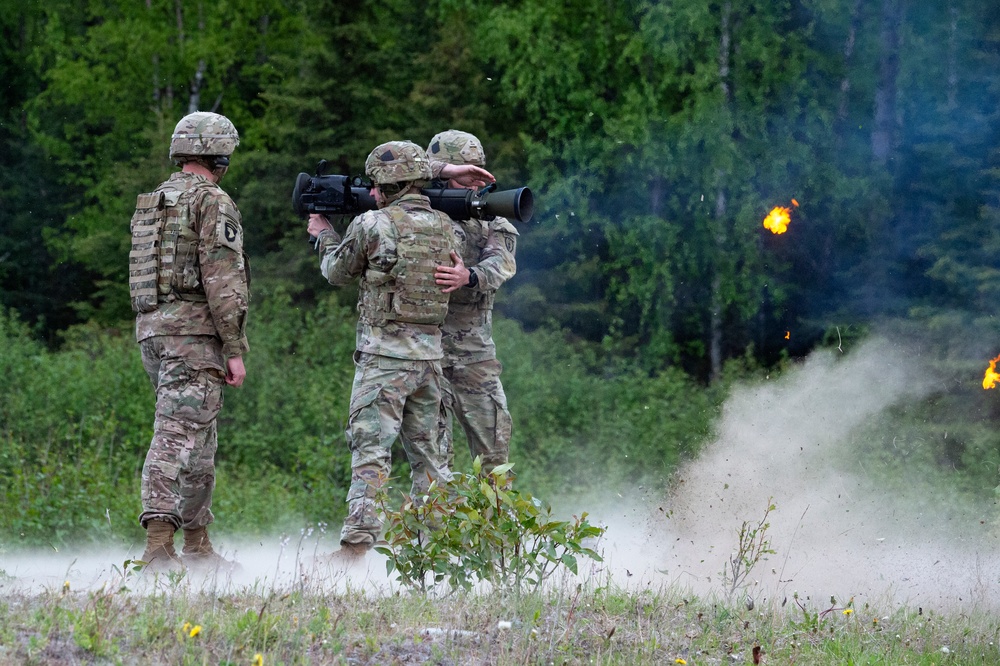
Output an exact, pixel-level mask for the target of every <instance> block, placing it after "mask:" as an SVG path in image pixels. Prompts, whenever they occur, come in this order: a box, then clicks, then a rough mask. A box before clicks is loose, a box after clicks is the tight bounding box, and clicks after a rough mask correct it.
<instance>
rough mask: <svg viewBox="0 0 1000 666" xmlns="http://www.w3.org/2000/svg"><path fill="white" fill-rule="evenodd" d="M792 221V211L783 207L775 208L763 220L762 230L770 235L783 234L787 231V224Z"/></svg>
mask: <svg viewBox="0 0 1000 666" xmlns="http://www.w3.org/2000/svg"><path fill="white" fill-rule="evenodd" d="M791 221H792V209H791V208H785V207H784V206H775V208H774V209H773V210H772V211H771V212H770V213H768V214H767V217H765V218H764V228H765V229H767V230H768V231H770V232H771V233H772V234H783V233H785V232H786V231H788V223H789V222H791Z"/></svg>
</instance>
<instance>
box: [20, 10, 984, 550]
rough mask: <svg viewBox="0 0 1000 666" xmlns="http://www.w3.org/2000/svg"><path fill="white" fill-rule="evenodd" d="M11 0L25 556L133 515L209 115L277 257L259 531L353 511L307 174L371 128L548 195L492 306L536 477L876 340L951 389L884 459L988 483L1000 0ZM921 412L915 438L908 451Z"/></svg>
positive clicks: (663, 475) (244, 471) (518, 453)
mask: <svg viewBox="0 0 1000 666" xmlns="http://www.w3.org/2000/svg"><path fill="white" fill-rule="evenodd" d="M0 7H2V8H3V11H0V29H2V34H3V39H2V40H0V79H2V81H3V82H4V85H3V86H0V95H2V98H0V143H2V150H0V308H2V310H0V373H2V374H3V376H4V382H3V385H2V386H0V496H2V497H3V501H4V503H5V506H7V507H10V508H11V510H9V511H5V512H4V515H3V516H2V517H0V543H8V544H14V543H26V544H29V543H30V544H34V543H45V542H51V541H61V540H64V539H70V538H97V536H98V534H97V532H100V531H102V530H105V531H106V530H108V529H111V531H112V532H114V533H115V534H118V535H132V534H134V532H135V530H137V529H138V528H137V526H136V525H134V516H135V514H136V513H137V511H138V508H137V504H138V499H137V498H138V475H139V474H138V472H139V470H140V469H141V465H142V459H143V456H144V453H145V448H146V447H147V446H148V441H149V436H150V433H151V427H152V404H153V396H152V391H151V390H150V389H149V386H148V380H147V379H146V377H145V375H144V374H143V372H142V368H141V364H140V363H139V358H138V350H137V347H136V345H135V343H134V341H133V338H132V337H131V336H132V328H131V327H132V321H133V319H132V317H133V315H132V313H131V310H130V307H129V299H128V286H127V282H128V281H127V256H128V248H129V243H130V237H129V233H128V223H129V219H130V217H131V214H132V211H133V209H134V205H135V197H136V195H137V194H138V193H141V192H148V191H150V190H152V189H153V188H154V187H155V186H156V185H157V184H158V183H159V182H160V181H162V180H163V179H165V178H166V177H167V176H168V175H169V173H171V171H172V170H173V169H174V167H173V166H172V165H171V164H170V161H169V160H168V158H167V147H168V144H169V139H170V134H171V132H172V130H173V127H174V125H175V124H176V122H177V121H178V120H179V119H180V118H181V117H182V116H184V115H185V114H186V113H189V112H192V111H195V110H204V111H215V112H218V113H222V114H225V115H226V116H227V117H229V118H230V119H231V120H232V121H233V122H234V123H235V125H236V127H237V128H238V130H239V132H240V136H241V144H240V146H239V148H238V149H237V152H236V153H235V155H234V156H233V162H232V167H231V169H230V172H229V174H228V175H227V176H226V180H225V182H224V187H225V189H226V190H227V191H228V192H229V193H230V194H232V196H233V198H234V199H235V201H236V202H237V204H238V205H239V207H240V210H241V212H242V215H243V220H244V227H245V232H246V246H247V250H248V252H249V254H250V260H251V264H252V267H253V285H252V289H251V290H252V299H253V300H252V303H251V315H250V317H251V320H250V325H249V330H248V334H249V338H250V347H251V350H250V352H249V354H248V355H247V361H246V362H247V369H248V379H247V383H246V385H245V386H244V387H243V388H242V389H239V390H238V391H233V390H230V391H228V392H227V396H226V401H227V404H226V407H225V409H224V410H223V417H222V421H221V422H220V452H219V460H220V486H219V490H218V506H219V510H218V511H217V515H218V516H220V522H224V519H223V517H225V521H228V526H229V528H230V529H246V530H256V529H260V530H264V529H267V528H269V527H270V526H273V525H274V524H276V523H280V522H282V521H284V522H286V523H287V522H291V523H295V522H296V521H298V522H301V521H311V522H317V521H326V522H330V521H335V520H336V519H337V518H338V517H339V516H342V512H343V497H344V493H345V491H346V485H347V483H348V478H349V469H348V466H349V464H348V461H349V453H348V452H347V450H346V445H345V444H344V440H343V425H344V421H345V419H346V411H347V398H348V396H349V392H350V378H351V373H352V371H353V368H352V364H351V351H352V349H353V335H354V322H355V317H356V313H355V311H354V303H355V299H356V293H354V292H352V290H351V289H345V290H342V291H338V290H335V289H332V288H331V287H329V285H327V284H326V283H325V281H324V280H323V278H322V276H321V275H320V274H319V270H318V262H317V260H316V257H315V255H314V254H313V253H312V252H311V251H310V248H309V246H308V243H307V240H306V233H305V223H304V222H303V221H302V220H301V219H298V218H297V217H296V216H295V215H294V213H293V212H292V207H291V191H292V186H293V184H294V181H295V178H296V176H297V175H298V174H299V173H300V172H307V173H313V172H314V171H315V169H316V165H317V163H318V162H319V161H320V160H321V159H326V160H328V161H329V163H330V164H331V167H330V170H331V171H332V172H336V173H343V174H347V175H360V174H361V172H362V170H363V164H364V159H365V157H366V155H367V154H368V152H369V151H370V150H371V148H372V147H374V146H375V145H376V144H378V143H380V142H383V141H387V140H393V139H410V140H412V141H414V142H416V143H418V144H420V145H426V144H427V142H428V141H429V139H430V137H431V136H433V135H434V134H435V133H437V132H440V131H442V130H444V129H448V128H455V129H461V130H464V131H468V132H472V133H473V134H476V135H477V136H478V137H479V138H480V139H481V140H482V141H483V143H484V145H485V148H486V153H487V159H488V164H487V166H488V168H489V169H490V171H491V172H492V173H493V174H494V175H495V176H496V177H497V181H498V185H499V186H500V189H509V188H513V187H518V186H522V185H523V186H528V187H530V188H531V190H532V192H533V193H534V197H535V215H534V217H533V219H532V220H531V221H530V222H529V223H526V224H523V225H520V227H519V232H520V239H519V244H518V253H517V262H518V271H517V275H516V276H515V277H514V278H513V279H512V280H510V281H509V282H508V283H507V284H506V285H504V287H503V288H502V289H501V290H500V292H499V294H498V298H497V309H496V335H495V337H496V340H497V346H498V353H499V357H500V360H501V361H502V362H503V363H504V367H505V370H504V375H503V379H504V384H505V388H506V392H507V395H508V396H509V398H510V401H511V411H512V413H513V415H514V431H515V432H514V440H513V442H512V460H514V461H516V465H517V467H516V471H518V473H519V477H518V478H519V479H520V481H519V482H520V483H524V484H528V485H534V487H536V488H537V489H538V490H539V492H545V493H551V494H553V495H555V494H558V493H561V492H565V491H566V490H567V489H570V488H572V489H573V490H575V491H578V490H584V491H586V490H594V489H596V488H598V487H601V488H605V489H606V488H609V487H627V486H631V485H636V484H638V483H640V482H645V481H644V479H645V480H651V482H655V483H658V484H661V485H664V486H665V485H667V484H668V483H669V477H670V474H671V472H672V471H673V470H674V469H675V468H676V465H677V464H678V462H679V461H681V460H683V459H685V458H686V457H690V456H693V455H695V454H696V452H697V451H698V448H699V446H701V445H702V444H703V443H704V442H705V441H707V439H708V438H709V437H710V434H711V429H712V422H713V419H714V418H715V417H716V415H717V414H718V410H719V409H720V407H721V405H722V403H723V401H724V399H725V392H726V387H727V386H729V385H730V384H731V382H734V381H752V380H755V379H757V378H761V377H764V376H767V375H768V374H769V373H780V371H781V368H782V367H787V365H788V364H790V363H795V362H797V360H799V359H802V358H804V357H805V356H807V355H808V354H809V353H810V352H812V351H814V350H816V349H820V348H833V349H839V350H840V351H846V352H849V351H850V349H851V347H852V345H853V344H855V343H856V342H857V341H859V340H861V339H863V338H865V337H866V336H869V335H872V334H874V333H877V334H880V335H887V336H890V337H891V338H893V339H897V340H907V341H909V342H910V343H912V344H914V345H917V347H918V348H919V349H921V350H922V351H921V353H920V354H919V355H916V356H914V363H919V364H921V365H925V366H928V367H931V368H933V372H934V373H935V375H936V376H937V377H939V381H938V383H937V386H936V389H935V390H934V391H933V392H932V393H931V395H929V396H928V397H927V398H926V399H924V400H922V401H919V402H915V403H914V404H910V405H907V406H905V407H901V408H899V409H897V410H895V412H894V414H893V415H892V416H893V419H894V421H893V423H891V424H888V425H886V426H885V429H884V430H885V432H882V431H879V433H875V434H873V435H872V439H871V442H870V444H869V448H868V451H867V455H870V456H872V457H876V458H879V459H883V460H885V461H888V462H889V463H891V464H898V465H905V464H911V463H912V462H913V461H914V460H916V459H920V460H921V461H924V462H926V463H927V464H928V465H930V466H932V467H933V468H934V469H935V470H937V471H938V472H941V473H943V474H945V473H946V474H945V477H944V480H943V481H942V482H943V483H950V484H954V485H955V487H956V488H962V489H964V490H967V491H968V492H969V493H970V494H972V495H974V496H977V497H979V498H985V499H989V498H992V497H993V492H994V490H993V489H994V487H996V486H997V484H998V482H1000V481H998V479H997V478H996V475H997V469H998V466H1000V439H998V438H997V437H996V435H995V432H994V429H995V426H996V424H997V421H998V419H1000V407H998V406H997V399H996V391H995V390H983V387H982V386H981V382H982V378H983V372H984V371H985V370H986V368H987V366H988V364H989V361H990V359H993V358H994V357H996V356H997V355H998V354H1000V321H998V319H997V317H996V314H995V310H996V305H997V303H996V300H995V299H996V297H997V296H998V295H1000V265H998V258H997V257H998V253H1000V229H998V222H1000V141H998V137H1000V6H997V5H995V4H993V3H984V2H976V1H973V0H938V1H937V2H915V1H914V0H876V1H874V2H862V1H861V0H850V1H849V2H842V1H834V0H768V1H762V0H714V1H710V2H704V1H701V0H633V1H630V2H608V1H607V0H532V1H531V2H525V1H521V0H497V1H496V2H493V3H487V4H481V3H474V2H470V1H469V0H427V1H426V2H420V3H417V2H410V1H407V0H380V1H379V2H373V1H371V0H349V1H334V0H220V1H217V2H208V1H206V0H144V1H143V2H124V1H123V0H51V1H50V2H46V3H25V2H21V1H20V0H0ZM779 206H780V207H785V208H788V210H789V211H790V221H789V223H788V228H787V231H785V232H784V233H781V234H776V233H773V232H772V231H770V230H768V229H767V228H765V227H764V225H763V220H764V219H765V217H766V216H767V215H768V213H769V211H771V210H772V209H773V208H775V207H779ZM341 223H343V224H346V220H343V221H341ZM540 370H544V372H541V371H540ZM556 370H558V372H556ZM890 430H891V432H889V431H890ZM886 433H888V434H886ZM904 433H905V436H906V437H907V438H908V439H909V441H910V442H912V444H913V446H912V447H910V448H909V449H907V451H908V453H906V455H903V454H900V453H898V451H899V449H898V448H896V447H893V448H892V449H888V448H887V447H884V446H881V440H880V437H889V438H890V439H893V438H894V437H895V438H899V437H903V436H904ZM893 441H894V442H895V441H896V439H893ZM401 469H402V467H401ZM597 470H600V475H598V474H597ZM401 473H402V472H401ZM647 477H648V479H647ZM402 485H405V484H402ZM130 521H131V522H130Z"/></svg>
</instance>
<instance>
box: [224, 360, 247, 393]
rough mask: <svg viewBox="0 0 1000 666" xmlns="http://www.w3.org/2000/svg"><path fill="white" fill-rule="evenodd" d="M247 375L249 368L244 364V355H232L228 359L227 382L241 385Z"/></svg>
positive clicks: (231, 384)
mask: <svg viewBox="0 0 1000 666" xmlns="http://www.w3.org/2000/svg"><path fill="white" fill-rule="evenodd" d="M246 377H247V369H246V368H245V367H244V366H243V357H242V356H230V357H229V358H227V359H226V383H227V384H229V385H230V386H237V387H238V386H241V385H242V384H243V380H244V379H246Z"/></svg>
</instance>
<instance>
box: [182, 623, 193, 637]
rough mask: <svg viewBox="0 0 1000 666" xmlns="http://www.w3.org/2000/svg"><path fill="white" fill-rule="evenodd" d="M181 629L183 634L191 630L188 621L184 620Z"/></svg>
mask: <svg viewBox="0 0 1000 666" xmlns="http://www.w3.org/2000/svg"><path fill="white" fill-rule="evenodd" d="M181 631H183V632H184V633H185V634H186V633H187V632H189V631H191V623H190V622H185V623H184V626H183V627H181Z"/></svg>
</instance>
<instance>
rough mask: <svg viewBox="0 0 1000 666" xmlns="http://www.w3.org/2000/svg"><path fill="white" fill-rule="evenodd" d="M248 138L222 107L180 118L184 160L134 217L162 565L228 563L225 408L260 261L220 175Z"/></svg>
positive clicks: (145, 520) (177, 151) (134, 269)
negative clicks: (177, 537) (222, 441)
mask: <svg viewBox="0 0 1000 666" xmlns="http://www.w3.org/2000/svg"><path fill="white" fill-rule="evenodd" d="M239 142H240V138H239V134H238V133H237V131H236V128H235V127H234V126H233V124H232V123H231V122H230V121H229V120H228V119H227V118H225V117H224V116H220V115H218V114H216V113H207V112H198V113H192V114H190V115H187V116H185V117H184V118H182V119H181V121H180V122H179V123H177V126H176V128H175V129H174V134H173V137H172V138H171V140H170V159H171V160H173V161H174V163H175V164H176V165H177V166H179V167H180V168H181V170H180V172H178V173H174V174H173V175H171V176H170V179H169V180H167V181H166V182H164V183H162V184H160V186H159V187H157V188H156V190H154V191H153V192H151V193H149V194H140V195H139V197H138V201H137V204H136V211H135V215H134V216H133V217H132V224H131V228H132V251H131V253H130V254H129V264H130V266H129V268H130V271H129V275H130V277H129V291H130V292H131V294H130V295H131V298H132V308H133V310H134V311H135V312H136V313H137V315H136V322H135V332H136V340H137V341H138V343H139V347H140V350H141V353H142V363H143V366H144V367H145V369H146V372H147V374H148V375H149V379H150V381H151V382H152V384H153V388H154V390H155V392H156V418H155V421H154V424H153V440H152V443H151V444H150V446H149V452H148V454H147V455H146V462H145V465H143V468H142V514H141V515H140V516H139V523H140V524H141V525H142V526H143V527H144V528H146V550H145V552H144V553H143V554H142V560H143V561H144V562H147V563H149V565H151V566H153V567H154V568H155V569H160V570H167V569H176V568H179V567H180V566H181V565H182V562H181V560H180V558H179V557H178V555H177V552H176V551H175V550H174V533H175V532H176V530H177V529H178V528H180V529H182V530H184V549H183V562H184V563H187V564H195V565H213V566H217V565H219V564H227V565H228V564H229V563H228V562H226V561H225V560H224V559H222V558H221V557H220V556H219V555H218V554H216V553H215V551H214V550H213V549H212V543H211V541H210V540H209V538H208V531H207V526H208V525H209V524H210V523H211V522H212V521H213V519H214V517H213V515H212V491H213V489H214V488H215V451H216V447H217V445H218V441H217V436H216V418H217V417H218V415H219V410H220V409H221V408H222V387H223V384H224V383H225V384H229V385H230V386H237V387H238V386H240V385H241V384H242V383H243V380H244V379H245V377H246V370H245V368H244V365H243V354H244V353H246V351H247V350H248V349H249V347H248V345H247V338H246V334H245V327H246V319H247V308H248V301H249V271H248V267H247V263H246V257H245V255H244V253H243V228H242V226H241V218H240V212H239V210H238V209H237V208H236V204H234V203H233V200H232V199H231V198H230V197H229V195H228V194H226V193H225V192H224V191H223V190H222V189H221V188H220V187H219V185H218V182H219V181H220V180H221V179H222V177H223V176H224V175H225V173H226V171H227V170H228V168H229V157H230V156H231V155H232V153H233V151H234V150H235V149H236V146H238V145H239Z"/></svg>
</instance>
